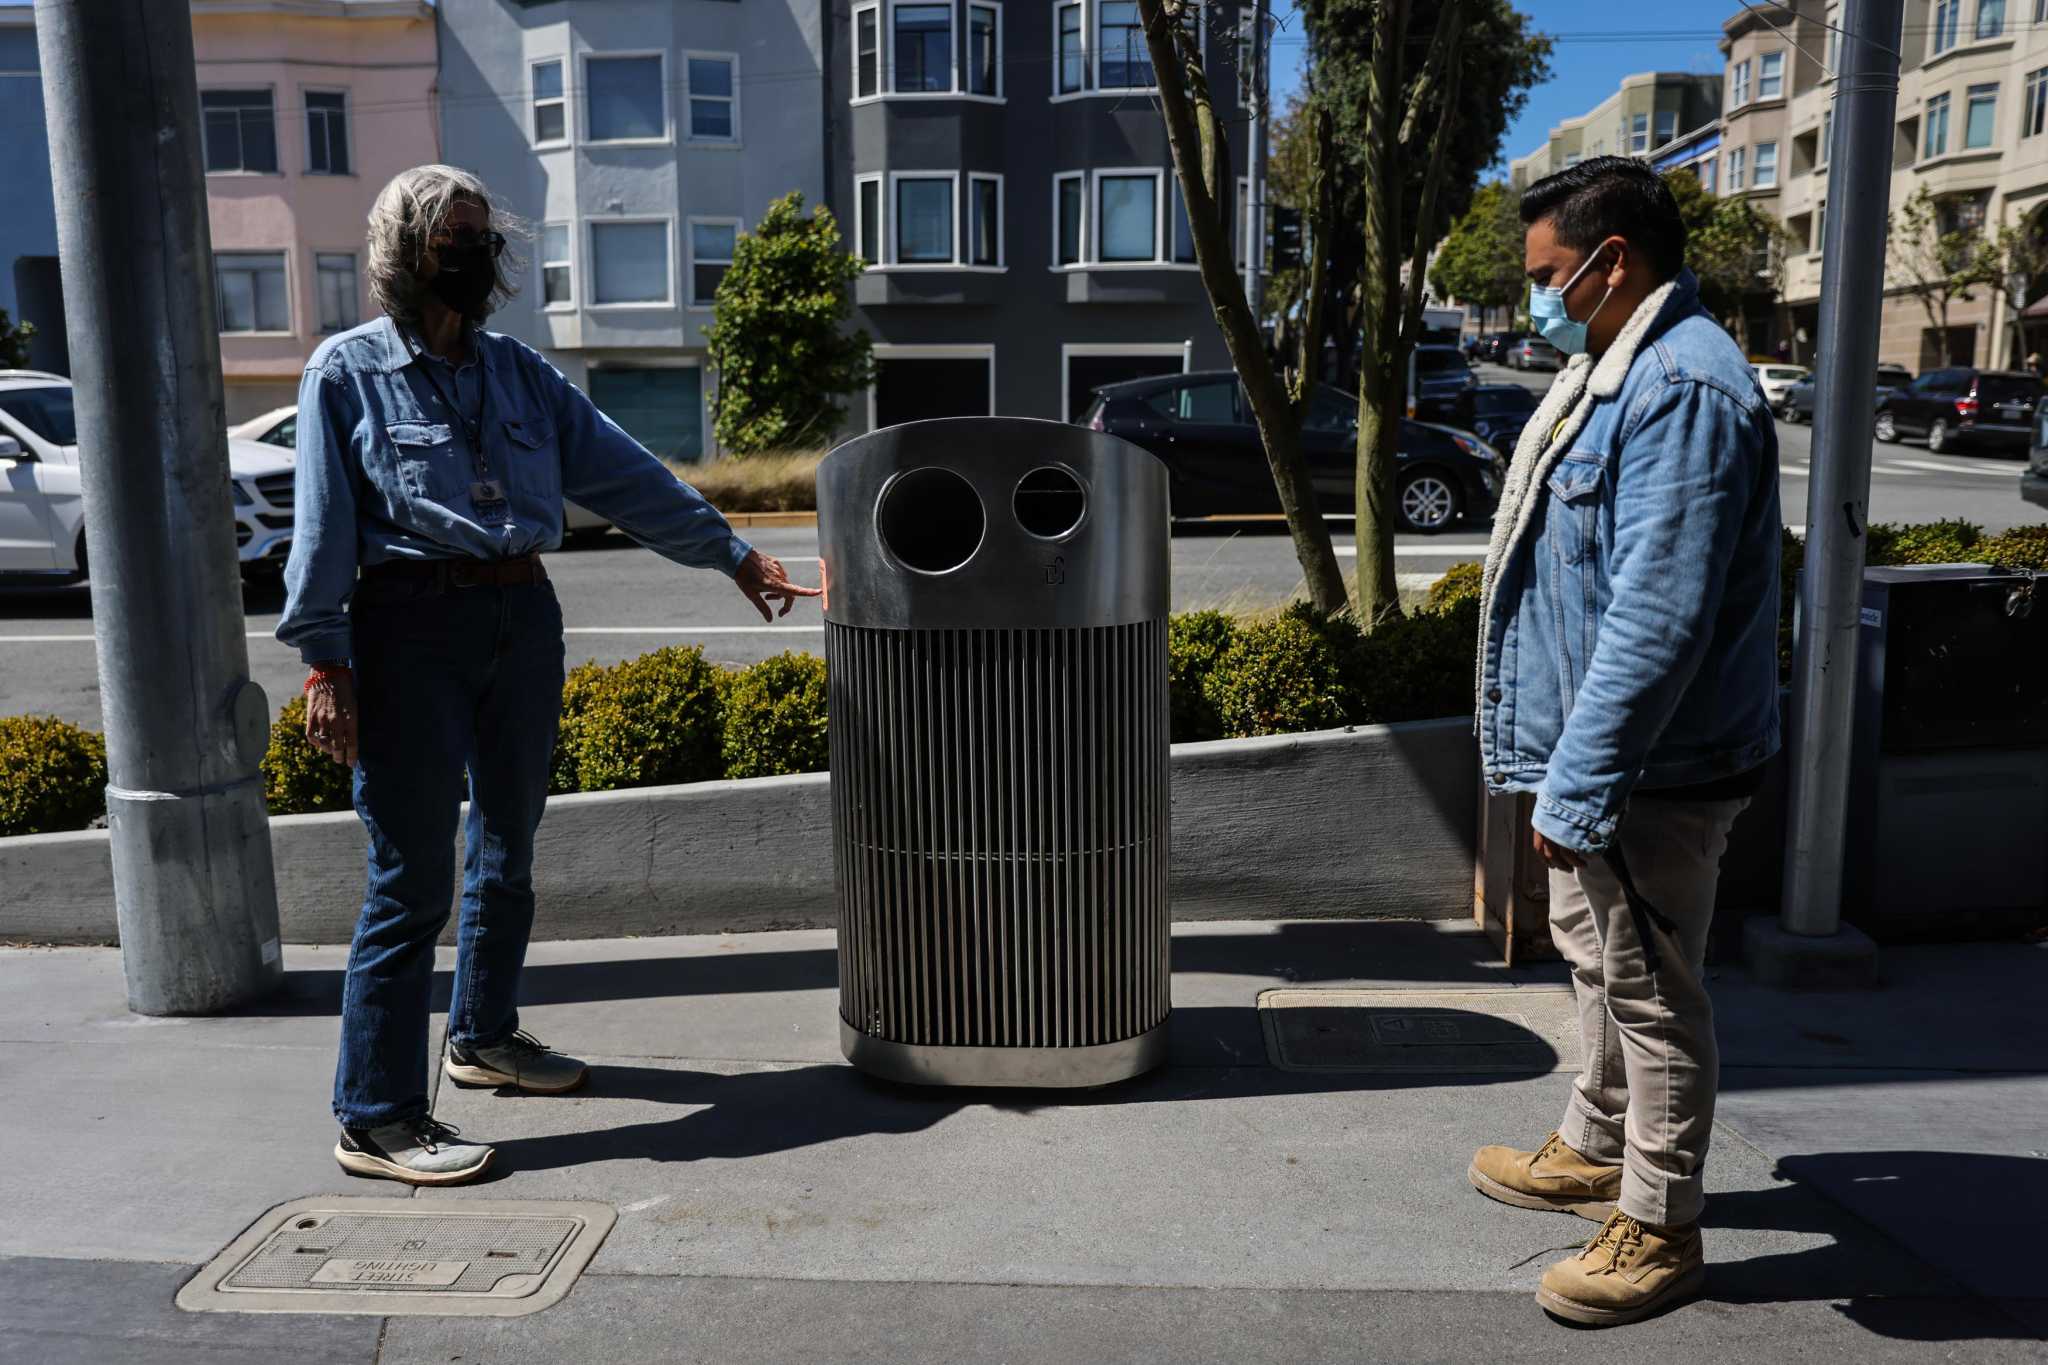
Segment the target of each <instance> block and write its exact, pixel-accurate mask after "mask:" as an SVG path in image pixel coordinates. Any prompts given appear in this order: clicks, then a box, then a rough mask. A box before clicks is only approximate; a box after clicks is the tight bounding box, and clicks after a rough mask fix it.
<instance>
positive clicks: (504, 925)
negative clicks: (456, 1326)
mask: <svg viewBox="0 0 2048 1365" xmlns="http://www.w3.org/2000/svg"><path fill="white" fill-rule="evenodd" d="M349 616H350V621H351V625H352V628H353V635H354V648H355V657H354V659H353V660H352V662H353V664H354V669H355V685H356V702H357V708H358V715H359V717H360V719H359V722H358V730H357V735H358V743H357V766H356V772H355V807H356V813H357V814H358V815H360V816H361V817H362V820H363V825H364V827H365V828H366V829H367V830H368V831H369V836H370V857H369V890H368V893H367V895H366V896H365V898H364V901H363V912H362V917H361V919H359V920H358V921H357V923H356V933H355V940H354V942H353V943H352V944H351V945H350V948H349V957H348V978H347V981H346V983H345V985H344V986H343V989H342V998H341V1059H340V1062H339V1064H338V1065H337V1066H336V1068H335V1076H334V1114H335V1117H336V1118H338V1119H340V1120H341V1122H342V1123H343V1124H345V1125H347V1126H349V1127H356V1128H365V1127H375V1126H378V1125H381V1124H387V1123H395V1122H398V1121H400V1120H402V1119H408V1118H415V1117H418V1116H421V1115H424V1114H425V1113H427V1112H428V1103H427V1022H428V1008H429V996H430V992H431V990H432V986H433V978H434V943H435V941H436V940H437V939H438V938H439V937H440V935H441V931H442V929H443V928H444V927H446V925H447V923H448V914H449V901H450V899H451V898H452V895H453V890H454V882H455V823H456V817H457V815H458V813H459V810H460V806H461V802H462V798H463V785H464V783H463V779H464V773H465V770H466V771H467V775H468V795H469V802H470V806H469V822H468V826H467V829H466V837H465V844H466V847H467V856H466V858H465V860H464V863H463V875H462V913H461V918H460V920H459V921H458V922H457V926H456V946H455V993H454V997H453V999H452V1000H451V1002H450V1004H449V1009H448V1037H449V1041H450V1042H451V1043H457V1044H461V1045H463V1046H466V1047H484V1046H489V1045H491V1044H493V1043H497V1042H500V1041H502V1040H504V1039H505V1038H508V1037H510V1036H511V1035H512V1034H513V1033H514V1032H515V1031H516V1030H517V1029H518V1027H519V1010H518V999H519V972H520V967H521V965H522V964H523V963H524V962H525V959H526V943H527V938H528V937H529V935H530V934H531V932H532V929H533V877H532V871H533V837H534V831H535V830H536V829H537V828H538V827H539V825H540V817H541V813H542V811H543V809H544V808H545V805H546V801H547V789H548V767H549V760H550V758H551V756H552V755H553V752H554V746H555V729H556V726H557V724H558V723H559V721H560V719H561V711H562V608H561V604H560V603H559V602H558V601H557V600H556V598H555V590H554V587H553V585H552V584H548V583H539V584H531V585H528V584H521V585H518V586H514V587H477V588H450V589H448V590H446V591H436V590H435V589H434V588H433V587H431V586H428V585H423V584H415V583H410V582H394V581H391V580H378V581H374V582H372V581H368V580H366V581H364V582H362V583H359V584H358V585H357V586H356V591H355V596H354V599H353V600H352V601H351V603H350V605H349Z"/></svg>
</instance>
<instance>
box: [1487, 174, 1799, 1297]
mask: <svg viewBox="0 0 2048 1365" xmlns="http://www.w3.org/2000/svg"><path fill="white" fill-rule="evenodd" d="M1521 213H1522V221H1523V223H1524V224H1526V225H1527V234H1526V241H1525V261H1524V264H1525V265H1526V267H1527V270H1528V274H1529V281H1530V300H1529V313H1530V317H1531V318H1532V319H1533V320H1534V321H1535V323H1536V325H1537V326H1538V327H1539V328H1541V330H1542V332H1543V335H1544V336H1545V337H1546V338H1547V339H1548V340H1549V341H1550V343H1551V344H1552V345H1554V346H1556V347H1557V348H1558V350H1559V351H1561V352H1563V353H1564V354H1566V355H1568V356H1570V357H1571V360H1570V362H1569V364H1568V365H1567V367H1566V368H1565V370H1564V372H1563V373H1562V374H1560V375H1559V376H1558V378H1557V381H1556V382H1555V383H1554V384H1553V385H1552V386H1551V390H1550V393H1549V395H1548V396H1547V397H1546V398H1545V399H1544V401H1543V404H1542V406H1541V407H1539V408H1538V409H1537V412H1536V415H1535V416H1534V417H1533V418H1531V419H1530V421H1529V425H1528V427H1527V428H1526V429H1525V430H1524V432H1523V435H1522V438H1521V441H1520V443H1519V444H1518V446H1517V448H1516V451H1515V459H1514V463H1513V465H1512V467H1511V469H1510V472H1509V475H1508V480H1507V488H1506V489H1505V491H1504V493H1503V495H1502V500H1501V507H1500V512H1499V514H1498V516H1497V518H1496V520H1495V522H1494V531H1493V541H1492V544H1491V546H1490V547H1489V548H1488V551H1487V558H1486V570H1485V577H1484V580H1483V589H1482V611H1481V638H1480V649H1479V669H1478V673H1479V676H1478V730H1479V743H1480V753H1481V756H1482V759H1483V761H1484V764H1485V770H1484V776H1485V781H1486V784H1487V789H1488V790H1489V791H1492V792H1495V793H1505V792H1533V793H1535V816H1534V821H1533V823H1534V826H1535V832H1534V836H1533V837H1534V840H1535V846H1536V850H1537V852H1538V853H1540V854H1541V855H1542V856H1543V858H1544V859H1545V861H1546V862H1548V864H1549V865H1550V868H1551V872H1550V924H1551V936H1552V938H1553V939H1554V940H1555V942H1556V943H1557V946H1558V948H1559V950H1560V951H1561V952H1562V953H1563V955H1564V957H1565V959H1566V960H1567V961H1568V962H1569V963H1570V965H1571V970H1572V983H1573V989H1574V992H1575V994H1576V997H1577V1003H1578V1012H1579V1023H1580V1033H1581V1037H1582V1039H1583V1043H1584V1053H1583V1060H1582V1069H1581V1071H1580V1073H1579V1075H1578V1077H1577V1078H1576V1080H1575V1081H1574V1083H1573V1087H1572V1091H1571V1094H1570V1097H1569V1100H1568V1102H1567V1104H1566V1106H1565V1113H1564V1118H1563V1119H1562V1121H1561V1122H1560V1123H1559V1124H1558V1127H1557V1130H1556V1131H1555V1132H1552V1133H1551V1134H1550V1135H1549V1136H1548V1137H1547V1138H1546V1139H1545V1140H1544V1141H1543V1142H1542V1143H1540V1144H1538V1145H1537V1147H1536V1148H1535V1150H1533V1151H1529V1150H1517V1149H1514V1148H1510V1147H1487V1148H1483V1149H1481V1150H1480V1152H1479V1153H1478V1154H1477V1156H1476V1157H1474V1159H1473V1162H1472V1168H1471V1171H1470V1178H1471V1181H1472V1184H1473V1185H1474V1186H1475V1187H1476V1188H1477V1189H1478V1190H1479V1191H1480V1192H1481V1193H1482V1194H1486V1195H1488V1196H1490V1197H1492V1198H1494V1199H1498V1200H1500V1201H1502V1202H1504V1203H1508V1204H1512V1205H1515V1206H1517V1207H1520V1208H1531V1209H1545V1210H1552V1211H1556V1212H1561V1213H1571V1214H1577V1215H1579V1216H1582V1217H1586V1218H1590V1219H1593V1220H1596V1221H1599V1222H1600V1224H1601V1227H1600V1231H1599V1233H1598V1234H1597V1235H1596V1236H1595V1237H1594V1238H1593V1239H1592V1241H1591V1242H1589V1243H1588V1244H1587V1245H1586V1247H1585V1248H1584V1249H1583V1250H1582V1251H1581V1252H1579V1253H1578V1254H1577V1255H1575V1256H1573V1257H1571V1258H1569V1259H1567V1260H1564V1261H1562V1262H1560V1263H1558V1264H1557V1265H1554V1266H1552V1267H1551V1268H1550V1269H1549V1271H1547V1272H1546V1273H1545V1275H1544V1276H1543V1284H1542V1288H1541V1289H1540V1290H1539V1291H1538V1292H1537V1301H1538V1302H1539V1303H1540V1304H1542V1306H1543V1307H1544V1308H1545V1309H1547V1310H1548V1311H1550V1312H1551V1313H1553V1314H1556V1315H1557V1316H1559V1317H1563V1318H1566V1319H1569V1320H1571V1321H1574V1322H1579V1323H1585V1324H1591V1325H1608V1324H1614V1323H1623V1322H1632V1321H1635V1320H1637V1319H1638V1318H1642V1317H1647V1316H1649V1315H1650V1314H1652V1313H1655V1312H1659V1311H1661V1310H1662V1309H1664V1308H1666V1307H1668V1306H1670V1305H1672V1304H1674V1303H1677V1302H1679V1301H1682V1300H1683V1299H1684V1298H1686V1297H1687V1296H1689V1295H1691V1294H1692V1293H1693V1292H1695V1291H1696V1290H1697V1289H1698V1287H1699V1285H1700V1284H1701V1282H1702V1280H1703V1279H1704V1273H1705V1261H1704V1254H1703V1250H1702V1246H1701V1242H1700V1233H1699V1219H1700V1212H1701V1208H1702V1205H1703V1193H1702V1186H1701V1179H1702V1172H1703V1169H1704V1166H1705V1161H1706V1155H1707V1139H1708V1135H1709V1132H1710V1130H1711V1128H1712V1126H1713V1118H1714V1097H1715V1090H1716V1087H1717V1084H1718V1080H1719V1070H1718V1067H1719V1060H1718V1054H1717V1052H1716V1050H1715V1046H1714V1021H1713V1010H1712V1007H1711V1005H1710V1004H1709V1002H1708V999H1707V993H1706V987H1705V981H1704V976H1703V972H1702V964H1703V960H1704V957H1705V952H1706V942H1707V930H1708V926H1709V924H1710V923H1711V922H1712V919H1713V912H1714V892H1715V886H1716V882H1717V880H1718V878H1719V874H1720V861H1721V854H1722V852H1723V850H1724V849H1725V848H1726V847H1727V842H1728V832H1729V829H1730V827H1731V826H1732V825H1733V824H1734V822H1735V819H1736V817H1737V816H1738V815H1739V814H1740V813H1741V812H1742V810H1743V809H1744V808H1745V807H1746V806H1747V805H1748V804H1749V801H1750V798H1751V797H1752V796H1753V795H1754V794H1755V793H1756V791H1757V789H1758V787H1759V786H1760V785H1761V782H1762V776H1763V768H1764V764H1765V762H1766V760H1768V759H1769V758H1770V757H1771V756H1772V754H1774V753H1775V752H1776V751H1777V749H1778V744H1779V737H1778V678H1777V623H1778V535H1779V530H1778V528H1779V526H1780V524H1781V517H1780V515H1779V510H1778V450H1777V437H1776V429H1775V427H1774V426H1773V424H1772V420H1771V416H1770V408H1769V405H1768V403H1767V402H1766V401H1765V399H1764V396H1763V394H1762V392H1761V391H1760V390H1759V389H1758V387H1757V383H1756V378H1755V374H1754V371H1753V370H1752V369H1751V368H1750V366H1749V364H1748V363H1747V361H1746V359H1745V357H1744V356H1743V353H1742V351H1741V349H1740V348H1738V347H1737V346H1736V344H1735V342H1734V341H1733V340H1732V339H1731V338H1730V337H1729V336H1728V334H1727V333H1726V332H1724V331H1723V330H1722V329H1721V328H1720V327H1719V326H1718V325H1717V324H1716V323H1715V322H1714V320H1713V318H1712V317H1711V316H1709V315H1708V314H1707V312H1706V311H1705V310H1704V309H1703V308H1702V307H1701V306H1700V299H1699V287H1698V284H1697V282H1696V281H1695V280H1694V278H1693V276H1692V273H1691V272H1690V271H1688V270H1686V269H1685V266H1684V261H1685V226H1684V223H1683V222H1682V221H1681V220H1680V218H1679V215H1678V205H1677V202H1676V201H1675V200H1674V199H1673V197H1672V195H1671V191H1670V190H1669V188H1667V187H1666V186H1665V184H1664V183H1663V181H1662V180H1661V179H1659V178H1658V176H1657V174H1656V173H1655V172H1654V171H1652V170H1651V169H1650V168H1649V166H1648V165H1647V164H1645V163H1643V162H1640V161H1634V160H1629V159H1626V158H1622V157H1599V158H1595V159H1594V160H1591V161H1585V162H1581V163H1580V164H1578V165H1576V166H1573V167H1571V168H1569V169H1567V170H1565V171H1562V172H1560V173H1559V174H1557V175H1554V176H1551V177H1550V178H1548V179H1546V180H1542V181H1539V182H1538V183H1537V184H1535V185H1533V186H1532V187H1530V189H1529V190H1528V192H1527V193H1526V194H1525V195H1524V196H1523V198H1522V205H1521Z"/></svg>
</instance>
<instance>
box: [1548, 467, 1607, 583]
mask: <svg viewBox="0 0 2048 1365" xmlns="http://www.w3.org/2000/svg"><path fill="white" fill-rule="evenodd" d="M1606 488H1607V464H1606V462H1605V461H1604V460H1602V459H1601V458H1600V457H1599V456H1597V455H1579V454H1576V453H1574V454H1571V455H1567V456H1565V458H1563V459H1562V460H1559V461H1558V462H1557V466H1556V467H1555V468H1554V469H1552V470H1551V471H1550V496H1551V502H1552V507H1551V516H1550V521H1551V523H1552V525H1553V527H1554V534H1553V536H1552V538H1551V540H1552V543H1553V544H1554V545H1556V546H1557V553H1558V557H1559V558H1560V559H1562V560H1563V561H1564V562H1565V563H1567V564H1579V563H1582V562H1584V560H1585V559H1586V556H1587V555H1589V554H1591V553H1592V550H1593V542H1594V537H1595V536H1596V535H1597V534H1598V532H1599V521H1598V518H1599V515H1600V503H1601V500H1602V497H1603V495H1604V494H1605V492H1606Z"/></svg>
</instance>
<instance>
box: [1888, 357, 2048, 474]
mask: <svg viewBox="0 0 2048 1365" xmlns="http://www.w3.org/2000/svg"><path fill="white" fill-rule="evenodd" d="M2040 397H2041V381H2040V380H2039V379H2038V378H2036V377H2035V376H2033V375H2031V374H2029V373H2027V372H2026V371H2024V370H1975V369H1968V368H1964V367H1955V368H1950V369H1941V370H1929V371H1928V372H1927V373H1926V374H1923V375H1921V376H1920V377H1919V378H1918V379H1916V380H1914V381H1913V382H1912V383H1911V384H1909V385H1907V386H1906V387H1905V388H1903V389H1899V390H1897V391H1895V392H1894V393H1893V394H1892V395H1891V397H1889V398H1887V399H1885V400H1884V401H1883V402H1881V403H1879V404H1878V406H1877V421H1876V435H1877V439H1878V440H1880V441H1898V440H1903V439H1904V438H1906V437H1908V436H1925V437H1926V438H1927V448H1928V449H1929V450H1932V451H1935V452H1937V453H1938V452H1940V451H1944V450H1960V449H1962V448H1963V447H1964V446H1966V445H1970V446H1989V447H1992V448H1995V449H2000V450H2011V451H2015V452H2020V453H2024V452H2025V451H2026V449H2027V443H2028V441H2029V440H2031V439H2032V437H2033V434H2034V408H2035V406H2036V405H2037V403H2038V402H2039V400H2040Z"/></svg>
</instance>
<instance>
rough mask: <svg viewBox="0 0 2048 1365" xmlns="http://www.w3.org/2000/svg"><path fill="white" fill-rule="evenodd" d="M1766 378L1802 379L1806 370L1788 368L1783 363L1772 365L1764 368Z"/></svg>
mask: <svg viewBox="0 0 2048 1365" xmlns="http://www.w3.org/2000/svg"><path fill="white" fill-rule="evenodd" d="M1764 377H1765V378H1766V379H1804V378H1806V371H1804V370H1796V369H1790V368H1788V367H1786V366H1783V365H1772V366H1770V367H1768V368H1767V369H1765V370H1764Z"/></svg>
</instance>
